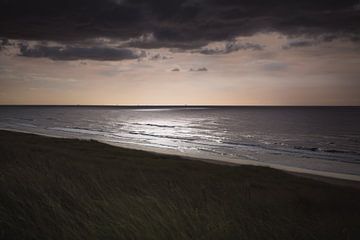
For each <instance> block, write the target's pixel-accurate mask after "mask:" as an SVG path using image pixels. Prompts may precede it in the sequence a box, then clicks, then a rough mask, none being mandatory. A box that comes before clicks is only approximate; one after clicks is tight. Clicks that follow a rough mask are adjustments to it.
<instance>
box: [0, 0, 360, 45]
mask: <svg viewBox="0 0 360 240" xmlns="http://www.w3.org/2000/svg"><path fill="white" fill-rule="evenodd" d="M358 6H359V2H358V1H357V0H342V1H339V0H302V1H298V0H278V1H269V0H242V1H240V0H171V1H170V0H52V1H50V0H32V1H29V0H0V37H6V38H11V39H33V40H54V41H59V42H63V43H65V42H72V43H74V42H77V41H82V40H84V39H89V38H96V37H108V38H116V39H123V40H128V39H130V38H138V37H140V36H142V35H144V34H149V33H152V34H153V41H133V42H130V43H129V45H130V46H134V47H140V48H159V47H176V48H182V49H192V48H199V47H201V46H205V45H206V44H207V43H209V42H211V41H223V40H229V39H232V38H234V37H236V36H247V35H251V34H254V33H257V32H263V31H278V32H281V33H284V34H287V35H297V34H307V35H310V36H312V35H314V36H315V35H322V34H329V33H331V34H333V36H335V37H336V36H338V35H341V36H346V35H348V34H350V35H351V36H354V35H355V36H358V34H359V32H360V10H359V7H358ZM353 38H354V37H353Z"/></svg>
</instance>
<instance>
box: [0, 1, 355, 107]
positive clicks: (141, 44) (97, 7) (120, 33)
mask: <svg viewBox="0 0 360 240" xmlns="http://www.w3.org/2000/svg"><path fill="white" fill-rule="evenodd" d="M0 104H126V105H127V104H136V105H137V104H216V105H360V2H359V1H352V0H351V1H350V0H343V1H338V0H336V1H335V0H303V1H295V0H294V1H293V0H279V1H269V0H268V1H265V0H251V1H250V0H244V1H240V0H239V1H237V0H171V1H170V0H167V1H165V0H157V1H155V0H86V1H85V0H72V1H70V0H69V1H66V0H53V1H50V0H32V1H29V0H27V1H25V0H0Z"/></svg>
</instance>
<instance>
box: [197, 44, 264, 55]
mask: <svg viewBox="0 0 360 240" xmlns="http://www.w3.org/2000/svg"><path fill="white" fill-rule="evenodd" d="M263 48H264V47H263V46H261V45H260V44H255V43H237V42H234V41H230V42H226V43H225V45H224V47H223V48H219V47H217V48H206V47H205V48H201V49H200V50H196V51H194V52H199V53H201V54H206V55H214V54H228V53H232V52H236V51H239V50H249V49H250V50H262V49H263Z"/></svg>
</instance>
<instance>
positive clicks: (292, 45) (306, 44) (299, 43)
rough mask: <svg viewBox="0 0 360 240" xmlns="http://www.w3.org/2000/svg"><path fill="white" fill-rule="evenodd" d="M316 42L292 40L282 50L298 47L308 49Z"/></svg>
mask: <svg viewBox="0 0 360 240" xmlns="http://www.w3.org/2000/svg"><path fill="white" fill-rule="evenodd" d="M316 44H317V42H315V41H311V40H294V41H289V42H288V43H287V44H286V45H284V46H283V47H282V48H283V49H290V48H298V47H310V46H314V45H316Z"/></svg>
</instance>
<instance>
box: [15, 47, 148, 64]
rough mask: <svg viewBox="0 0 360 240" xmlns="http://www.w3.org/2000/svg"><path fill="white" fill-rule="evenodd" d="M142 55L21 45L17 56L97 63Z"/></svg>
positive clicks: (95, 49)
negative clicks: (85, 60)
mask: <svg viewBox="0 0 360 240" xmlns="http://www.w3.org/2000/svg"><path fill="white" fill-rule="evenodd" d="M142 54H143V53H142V52H141V53H140V54H137V53H135V52H134V51H132V50H130V49H117V48H103V47H95V48H81V47H48V46H41V45H37V46H35V47H29V46H28V45H21V46H20V54H19V56H23V57H33V58H49V59H52V60H80V59H90V60H98V61H115V60H117V61H119V60H127V59H136V58H139V57H141V56H142Z"/></svg>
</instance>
